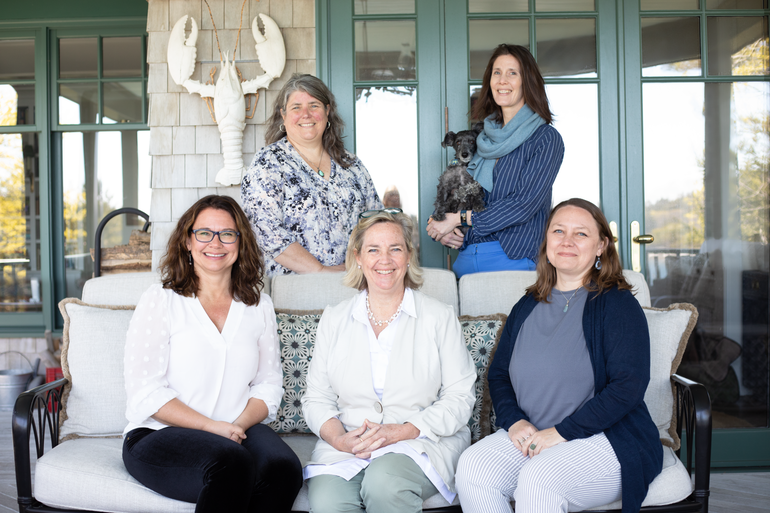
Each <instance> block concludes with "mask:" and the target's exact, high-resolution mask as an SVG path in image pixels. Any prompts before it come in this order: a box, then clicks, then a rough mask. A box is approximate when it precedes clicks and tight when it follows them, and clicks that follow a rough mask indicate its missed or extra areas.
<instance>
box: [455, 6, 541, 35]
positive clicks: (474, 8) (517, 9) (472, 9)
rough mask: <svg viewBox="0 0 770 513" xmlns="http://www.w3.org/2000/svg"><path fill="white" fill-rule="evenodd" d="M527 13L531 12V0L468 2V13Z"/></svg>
mask: <svg viewBox="0 0 770 513" xmlns="http://www.w3.org/2000/svg"><path fill="white" fill-rule="evenodd" d="M527 11H529V0H468V12H527ZM501 42H502V41H501Z"/></svg>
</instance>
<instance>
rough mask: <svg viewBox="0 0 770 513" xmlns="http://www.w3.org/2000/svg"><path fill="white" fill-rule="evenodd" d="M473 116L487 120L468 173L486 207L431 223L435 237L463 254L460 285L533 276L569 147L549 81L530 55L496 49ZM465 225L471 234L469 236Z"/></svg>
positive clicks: (517, 49) (513, 48)
mask: <svg viewBox="0 0 770 513" xmlns="http://www.w3.org/2000/svg"><path fill="white" fill-rule="evenodd" d="M471 117H472V118H473V119H484V131H483V132H482V133H481V134H479V136H478V139H477V146H478V149H477V152H476V155H475V157H474V158H473V160H472V161H471V163H470V164H469V165H468V172H469V173H470V174H471V175H472V176H473V177H474V178H475V179H476V181H478V182H479V183H480V184H481V186H482V187H483V188H484V202H485V205H486V208H485V209H484V210H482V211H470V210H468V211H465V210H463V211H461V212H455V213H448V214H447V216H446V219H445V220H444V221H434V220H433V219H432V218H431V219H429V220H428V227H427V231H428V235H430V236H431V238H433V239H434V240H437V241H439V242H441V243H442V244H444V245H445V246H448V247H451V248H458V249H460V254H459V256H458V257H457V260H456V262H455V264H454V266H453V269H454V272H455V274H457V277H458V278H460V277H461V276H462V275H464V274H470V273H476V272H486V271H504V270H534V269H535V264H536V259H537V252H538V246H539V244H540V241H541V240H542V238H543V230H544V229H545V221H546V219H547V218H548V213H549V211H550V209H551V193H552V189H553V182H554V180H555V179H556V175H557V173H558V172H559V168H560V167H561V163H562V160H563V158H564V142H563V141H562V138H561V135H559V132H557V131H556V129H555V128H554V127H553V126H552V122H553V115H552V114H551V110H550V108H549V106H548V97H547V96H546V94H545V83H544V81H543V77H542V75H541V74H540V70H539V68H538V66H537V63H536V62H535V59H534V58H533V57H532V54H530V53H529V51H528V50H527V49H526V48H524V47H523V46H518V45H508V44H501V45H500V46H498V47H497V48H496V49H495V51H494V53H493V54H492V57H491V59H490V60H489V63H488V64H487V68H486V70H485V71H484V79H483V83H482V87H481V92H480V93H479V98H478V99H477V100H476V102H475V103H474V105H473V107H472V109H471ZM461 226H463V227H464V226H468V227H470V229H469V230H468V232H467V233H466V234H465V235H464V236H463V232H462V231H461V230H459V229H458V227H461Z"/></svg>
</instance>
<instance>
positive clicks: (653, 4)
mask: <svg viewBox="0 0 770 513" xmlns="http://www.w3.org/2000/svg"><path fill="white" fill-rule="evenodd" d="M641 9H642V10H643V11H680V10H686V9H700V2H699V1H698V0H642V2H641Z"/></svg>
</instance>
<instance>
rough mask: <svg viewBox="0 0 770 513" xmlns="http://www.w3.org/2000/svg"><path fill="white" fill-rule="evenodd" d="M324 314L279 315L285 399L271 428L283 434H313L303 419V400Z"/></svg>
mask: <svg viewBox="0 0 770 513" xmlns="http://www.w3.org/2000/svg"><path fill="white" fill-rule="evenodd" d="M321 313H322V312H321V311H284V312H277V313H276V315H275V320H276V323H277V324H278V341H279V344H280V350H281V365H282V366H283V388H284V392H283V398H282V399H281V406H279V407H278V412H277V413H276V419H275V421H273V422H271V423H270V427H272V428H273V430H274V431H275V432H276V433H279V434H295V433H306V434H312V431H310V428H308V427H307V422H305V417H304V416H303V415H302V402H301V401H302V396H303V395H305V390H307V373H308V371H309V370H310V361H311V360H312V359H313V348H314V347H315V336H316V331H317V330H318V321H320V320H321Z"/></svg>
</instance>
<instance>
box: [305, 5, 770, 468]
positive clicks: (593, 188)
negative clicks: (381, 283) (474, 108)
mask: <svg viewBox="0 0 770 513" xmlns="http://www.w3.org/2000/svg"><path fill="white" fill-rule="evenodd" d="M317 12H318V24H317V26H318V29H319V38H318V41H319V48H318V55H319V74H320V76H321V78H323V79H324V80H325V81H326V83H327V84H329V85H330V87H331V88H332V91H333V92H334V94H335V97H336V99H337V101H338V103H339V107H340V112H341V114H342V115H343V118H344V120H345V122H346V124H347V131H346V133H347V141H346V144H347V145H348V148H349V149H350V150H351V151H354V152H355V153H356V154H357V155H358V156H359V157H361V159H362V160H363V162H364V164H365V165H366V166H367V168H368V169H369V170H370V172H371V174H372V176H373V179H374V181H375V185H376V186H377V188H378V191H379V193H380V196H381V197H383V198H384V199H385V198H387V201H386V202H389V201H394V199H393V198H394V197H395V196H394V194H393V193H394V192H395V191H397V192H398V196H397V199H398V200H399V201H400V205H401V206H402V208H404V210H405V212H407V213H408V214H410V215H412V216H413V218H414V219H415V221H416V224H417V228H418V230H417V231H418V232H419V236H420V239H419V241H418V242H419V244H420V257H421V261H422V263H423V265H426V266H431V267H448V266H450V265H451V259H452V257H453V252H451V251H447V250H446V249H445V248H443V247H442V246H440V245H439V244H438V243H435V242H433V241H432V240H430V239H429V238H428V237H427V236H426V234H425V230H424V227H425V220H426V219H427V217H428V216H429V215H430V213H431V212H432V211H433V200H434V198H435V190H436V183H437V180H438V176H439V175H440V174H441V172H442V170H443V169H444V168H445V166H446V164H447V163H448V161H449V160H451V158H452V157H453V155H452V151H451V149H450V150H449V151H447V150H444V149H442V148H441V146H440V143H441V141H442V140H443V137H444V134H445V132H446V131H447V130H452V131H455V132H456V131H459V130H464V129H466V128H467V127H468V117H467V113H468V110H469V107H470V104H471V102H472V99H473V94H474V92H476V90H477V89H478V88H479V86H480V84H481V82H480V79H481V75H482V74H483V70H484V66H485V65H486V62H487V59H488V57H489V55H490V54H491V52H492V49H493V48H494V47H495V46H496V45H497V44H499V43H501V42H507V43H513V44H520V45H523V46H527V47H528V48H529V50H530V52H532V54H533V55H534V56H535V58H536V59H537V61H538V64H539V66H540V68H541V70H542V72H543V75H544V77H545V80H546V87H547V92H548V97H549V101H550V104H551V110H552V111H553V112H554V114H555V123H554V125H555V127H556V128H557V129H558V130H559V132H560V133H561V135H562V137H563V138H564V142H565V160H564V164H563V165H562V168H561V170H560V173H559V176H558V178H557V181H556V183H555V185H554V197H553V201H554V204H555V203H558V202H559V201H561V200H564V199H567V198H570V197H573V196H578V197H582V198H585V199H588V200H590V201H593V202H594V203H596V204H598V205H600V206H601V208H602V210H603V211H604V213H605V215H606V216H607V218H608V219H609V220H610V221H611V225H612V227H613V230H614V231H616V232H617V233H616V235H617V238H618V241H617V242H618V247H619V250H620V253H621V257H622V259H623V262H624V266H625V267H626V268H629V269H634V270H638V271H641V272H643V273H644V274H645V277H646V278H647V281H648V283H649V284H650V290H651V295H652V299H653V301H654V303H655V305H654V306H657V307H665V306H667V305H668V304H670V303H672V302H677V301H687V302H692V303H694V304H696V306H697V307H698V309H699V311H700V312H701V320H700V322H699V324H698V327H697V330H696V333H697V334H696V335H695V336H694V337H693V339H691V340H690V343H689V347H688V351H687V356H686V359H685V364H684V366H683V368H682V370H683V371H684V372H688V373H689V374H690V375H691V376H693V377H695V378H696V379H698V380H699V381H705V379H704V378H703V377H702V375H703V374H704V373H706V374H707V376H706V377H707V378H711V379H712V380H713V379H714V378H718V377H722V375H723V374H725V375H727V379H728V380H730V381H729V386H728V384H726V383H722V384H721V385H720V384H717V385H713V384H711V383H710V384H709V387H710V390H709V391H710V392H711V395H712V400H713V401H714V412H715V413H714V419H715V420H714V421H715V426H716V430H715V433H714V448H713V461H712V463H713V466H715V467H742V466H768V465H770V429H768V408H767V401H768V399H767V386H768V385H767V376H768V363H767V354H768V353H767V351H768V348H767V344H768V306H767V271H768V259H769V258H770V257H769V256H768V247H769V246H768V224H769V222H768V195H769V193H768V190H767V187H768V185H767V184H768V181H769V180H768V160H769V158H768V155H770V143H768V110H769V106H770V102H768V97H769V96H770V91H769V88H768V82H767V78H768V68H769V67H770V66H769V65H768V61H767V59H768V43H767V37H768V36H767V32H768V29H767V19H768V14H769V13H770V12H769V11H768V10H767V0H665V1H663V0H638V1H621V0H397V1H393V0H351V1H344V0H319V1H318V2H317ZM645 235H652V237H645ZM650 239H652V242H651V243H650V244H647V245H645V244H644V243H645V242H648V241H650ZM763 273H764V274H763ZM704 276H705V278H704ZM709 280H710V281H709ZM763 294H764V295H763ZM763 301H764V302H763ZM736 353H738V354H737V355H736ZM733 356H734V358H732V357H733ZM731 358H732V359H731ZM726 360H730V361H729V362H727V363H724V361H726ZM717 367H718V368H719V371H718V372H717V373H716V375H715V376H709V375H708V372H714V371H715V369H717ZM714 383H719V381H715V382H714ZM736 437H737V439H736ZM741 447H746V450H742V449H740V448H741Z"/></svg>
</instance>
